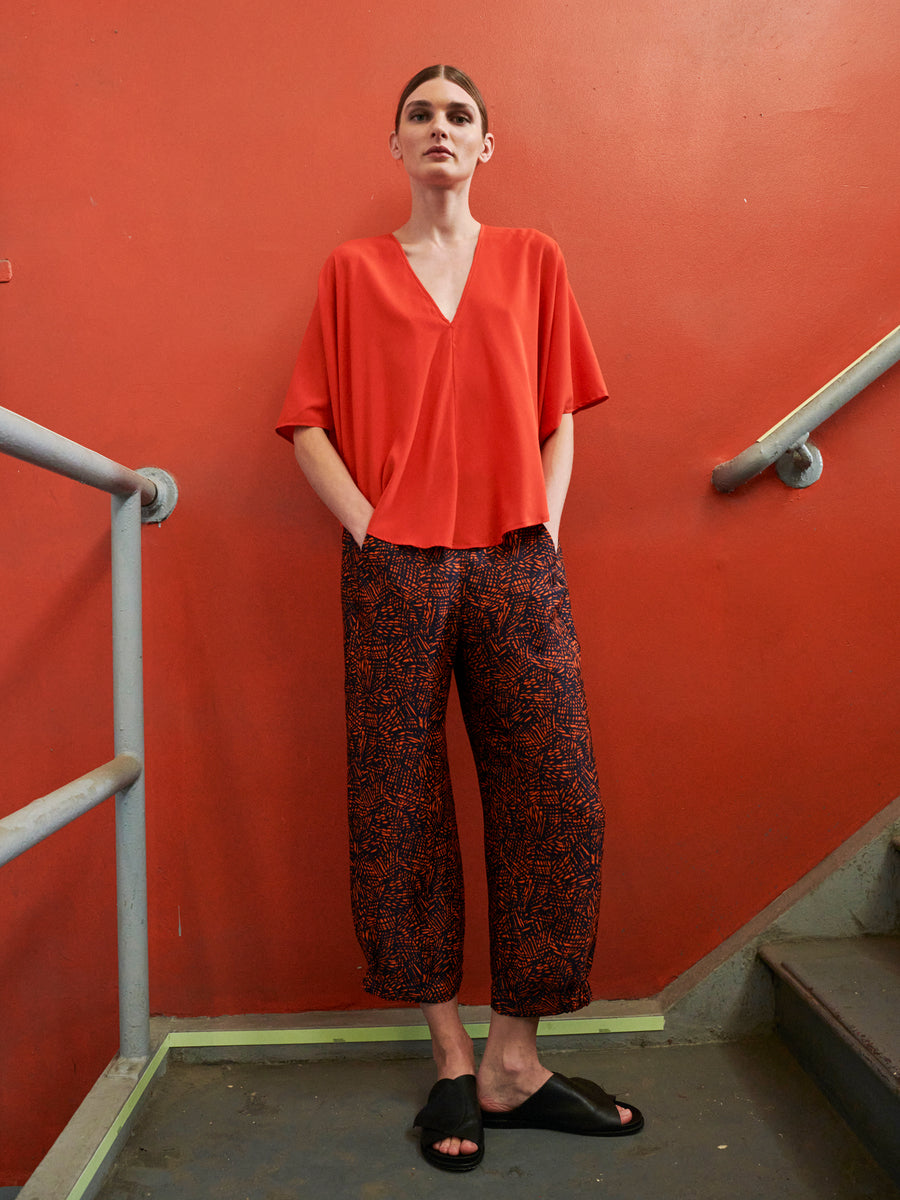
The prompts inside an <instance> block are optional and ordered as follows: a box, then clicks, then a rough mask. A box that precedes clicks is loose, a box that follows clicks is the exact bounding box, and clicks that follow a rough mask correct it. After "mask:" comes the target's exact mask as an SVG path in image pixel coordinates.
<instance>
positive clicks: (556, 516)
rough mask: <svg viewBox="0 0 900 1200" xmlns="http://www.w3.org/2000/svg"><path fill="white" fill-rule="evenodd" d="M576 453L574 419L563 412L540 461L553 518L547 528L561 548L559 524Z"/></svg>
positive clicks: (548, 504)
mask: <svg viewBox="0 0 900 1200" xmlns="http://www.w3.org/2000/svg"><path fill="white" fill-rule="evenodd" d="M574 452H575V421H574V419H573V417H572V414H571V413H564V414H563V418H562V420H561V421H560V423H559V425H558V426H557V428H556V429H554V431H553V432H552V433H551V434H550V436H549V437H548V438H546V439H545V441H544V444H543V446H541V463H542V464H543V467H544V485H545V486H546V488H547V508H548V509H549V510H550V519H549V520H548V521H547V528H548V529H549V531H550V536H551V537H552V538H553V544H554V546H556V547H557V548H558V547H559V523H560V521H561V520H562V514H563V506H564V505H565V503H566V493H567V492H568V490H569V480H570V479H571V478H572V459H573V456H574Z"/></svg>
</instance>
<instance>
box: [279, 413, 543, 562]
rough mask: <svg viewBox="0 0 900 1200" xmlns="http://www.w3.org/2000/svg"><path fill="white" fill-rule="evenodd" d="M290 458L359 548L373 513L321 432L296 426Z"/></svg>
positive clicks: (342, 461) (316, 428)
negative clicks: (297, 464)
mask: <svg viewBox="0 0 900 1200" xmlns="http://www.w3.org/2000/svg"><path fill="white" fill-rule="evenodd" d="M548 441H549V439H548ZM294 456H295V457H296V459H297V462H298V463H299V464H300V470H301V471H302V472H303V474H304V475H305V476H306V479H307V482H308V483H309V485H310V487H311V488H312V490H313V491H314V492H315V493H316V495H317V496H318V497H319V499H320V500H321V501H322V503H323V504H324V505H325V507H326V508H327V509H328V510H329V511H330V512H331V513H332V514H333V515H334V516H335V517H337V519H338V520H339V521H340V523H341V524H342V525H343V526H344V528H345V529H348V530H349V531H350V533H351V535H352V537H353V539H354V541H355V542H356V544H357V545H358V546H361V545H362V544H363V541H364V539H365V536H366V530H367V529H368V527H369V521H370V520H371V519H372V513H373V512H374V511H375V510H374V508H373V507H372V505H371V504H370V503H369V501H368V500H367V499H366V498H365V496H364V495H363V494H362V492H361V491H360V490H359V488H358V487H357V486H356V484H355V483H354V482H353V479H352V478H351V476H350V472H349V471H348V470H347V468H346V466H345V465H344V460H343V459H342V458H341V456H340V455H339V454H338V452H337V450H335V448H334V446H332V444H331V442H330V441H329V440H328V434H327V433H326V432H325V430H324V429H319V428H318V427H317V426H315V425H298V426H297V428H296V429H295V430H294Z"/></svg>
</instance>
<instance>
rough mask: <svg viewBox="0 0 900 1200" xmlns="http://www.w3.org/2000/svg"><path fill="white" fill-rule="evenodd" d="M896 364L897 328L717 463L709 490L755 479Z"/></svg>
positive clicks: (899, 335) (728, 488)
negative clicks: (743, 447) (753, 439)
mask: <svg viewBox="0 0 900 1200" xmlns="http://www.w3.org/2000/svg"><path fill="white" fill-rule="evenodd" d="M896 362H900V325H898V327H897V328H896V329H893V330H892V331H891V332H890V333H889V334H888V335H887V337H884V338H882V339H881V341H880V342H878V344H877V345H875V346H873V347H872V349H871V350H867V351H866V353H865V354H863V355H862V356H861V357H860V358H858V359H857V360H856V362H854V363H851V364H850V366H849V367H847V368H846V370H844V371H841V373H840V375H836V376H835V377H834V379H832V380H831V381H830V382H829V383H826V384H825V386H824V387H823V388H820V389H819V391H818V392H816V393H815V395H814V396H810V398H809V399H808V400H805V401H804V402H803V403H802V404H801V405H800V406H799V408H795V409H794V411H793V412H792V413H789V414H788V415H787V416H786V417H785V418H784V420H783V421H779V423H778V424H777V425H775V426H774V427H773V428H772V429H770V430H769V431H768V433H764V434H763V435H762V437H761V438H759V439H758V440H757V441H756V442H754V444H753V445H752V446H748V448H747V449H746V450H744V451H742V453H740V454H738V455H737V457H736V458H732V459H729V461H728V462H724V463H719V465H718V466H717V467H716V468H715V469H714V470H713V473H712V482H713V487H715V489H716V490H717V491H719V492H733V491H734V490H735V488H738V487H740V486H741V484H742V483H746V482H747V480H748V479H752V478H753V477H754V475H759V473H760V472H761V471H764V470H765V469H766V467H770V466H771V465H772V463H773V462H775V461H776V459H779V458H781V456H782V454H784V453H786V451H788V450H789V449H791V448H792V447H793V446H795V445H796V444H797V443H798V442H800V441H801V440H802V439H803V438H804V437H806V436H807V435H808V434H810V433H811V432H812V430H813V429H815V428H816V427H817V426H819V425H821V424H822V422H823V421H827V419H828V418H829V417H830V416H832V415H833V414H834V413H836V412H837V411H838V409H839V408H842V407H843V406H844V405H845V404H846V403H847V402H848V401H849V400H852V399H853V397H854V396H857V395H858V394H859V393H860V392H861V391H862V390H863V388H866V387H868V386H869V384H870V383H872V382H873V381H874V380H875V379H877V378H878V376H879V375H883V374H884V372H885V371H887V370H888V369H889V368H890V367H892V366H893V365H894V364H895V363H896Z"/></svg>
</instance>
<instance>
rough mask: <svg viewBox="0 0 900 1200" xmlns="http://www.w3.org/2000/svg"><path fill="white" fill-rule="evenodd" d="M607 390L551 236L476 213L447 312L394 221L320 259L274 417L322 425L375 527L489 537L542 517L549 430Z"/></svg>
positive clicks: (451, 539) (472, 542) (414, 537)
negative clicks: (459, 289) (449, 314)
mask: <svg viewBox="0 0 900 1200" xmlns="http://www.w3.org/2000/svg"><path fill="white" fill-rule="evenodd" d="M606 395H607V393H606V388H605V386H604V383H603V377H602V375H601V373H600V367H599V366H598V364H597V359H596V356H595V355H594V351H593V348H592V346H591V342H590V338H589V336H588V333H587V329H586V328H585V324H584V320H583V318H582V316H581V313H580V312H579V310H578V305H577V304H576V302H575V298H574V296H573V295H572V292H571V289H570V287H569V283H568V279H567V276H566V267H565V263H564V261H563V257H562V253H561V251H560V249H559V247H558V246H557V244H556V243H555V242H554V241H553V240H552V239H551V238H549V237H547V236H546V235H545V234H542V233H539V232H538V231H537V230H534V229H501V228H497V227H493V226H485V225H482V227H481V232H480V234H479V237H478V244H477V246H476V248H475V255H474V258H473V259H472V266H471V268H470V270H469V277H468V279H467V281H466V286H465V290H464V291H463V294H462V298H461V300H460V302H459V307H458V308H457V310H456V313H455V315H454V317H453V320H452V321H448V320H447V318H446V317H445V316H444V314H443V313H442V312H441V311H440V309H439V308H438V307H437V305H436V304H435V302H434V300H432V298H431V296H430V295H429V293H428V292H427V291H426V289H425V287H424V286H423V284H422V283H421V281H420V280H419V278H418V276H417V275H416V274H415V272H414V271H413V269H412V267H411V266H410V264H409V262H408V260H407V258H406V254H405V253H404V251H403V247H402V246H401V245H400V243H399V242H398V241H397V239H396V238H395V237H394V236H393V234H385V235H384V236H382V237H374V238H361V239H359V240H356V241H351V242H345V243H344V244H343V245H342V246H339V247H338V248H337V249H336V250H335V251H334V253H333V254H332V255H331V256H330V257H329V259H328V260H327V262H326V263H325V266H324V267H323V269H322V273H321V275H320V277H319V289H318V299H317V301H316V305H315V308H314V310H313V314H312V317H311V318H310V322H309V325H308V327H307V330H306V334H305V336H304V339H303V343H302V346H301V348H300V355H299V357H298V359H297V365H296V367H295V368H294V373H293V376H292V378H291V383H290V388H289V390H288V394H287V398H286V400H285V402H284V407H283V409H282V411H281V416H280V417H279V420H278V426H277V429H278V432H279V433H280V434H281V435H282V436H283V437H285V438H287V439H288V440H290V439H292V438H293V434H294V429H295V428H296V427H297V426H298V425H315V426H318V427H320V428H322V429H325V430H327V431H328V433H329V437H330V438H331V440H332V443H333V444H334V446H335V447H336V449H337V451H338V453H339V454H340V456H341V458H342V459H343V460H344V462H345V463H346V465H347V468H348V470H349V472H350V474H351V476H352V477H353V479H354V481H355V482H356V485H357V486H358V487H359V489H360V491H361V492H362V493H363V494H364V495H365V496H366V498H367V499H368V500H369V501H370V502H371V504H372V505H374V508H375V512H374V513H373V515H372V520H371V523H370V525H369V532H370V533H371V534H373V535H374V536H375V537H378V538H381V539H382V540H383V541H387V542H394V543H398V544H407V545H413V546H450V547H457V548H465V547H474V546H492V545H496V544H497V543H498V542H500V541H501V540H502V538H503V535H504V533H506V532H507V531H508V530H511V529H519V528H522V527H524V526H527V525H537V524H540V523H541V522H543V521H546V520H547V518H548V515H549V514H548V510H547V495H546V489H545V486H544V475H543V469H542V466H541V454H540V451H541V445H542V443H543V442H544V440H545V439H546V438H547V437H548V436H549V435H550V434H551V433H552V432H553V431H554V430H555V429H556V428H557V427H558V426H559V423H560V420H561V419H562V416H563V414H564V413H570V412H576V411H578V410H579V409H583V408H588V407H589V406H590V405H593V404H597V403H599V402H600V401H601V400H605V399H606Z"/></svg>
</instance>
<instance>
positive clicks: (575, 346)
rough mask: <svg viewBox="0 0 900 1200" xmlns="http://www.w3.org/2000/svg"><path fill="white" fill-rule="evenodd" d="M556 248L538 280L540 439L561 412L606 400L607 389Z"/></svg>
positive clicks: (546, 433) (578, 410)
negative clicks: (539, 292) (539, 298)
mask: <svg viewBox="0 0 900 1200" xmlns="http://www.w3.org/2000/svg"><path fill="white" fill-rule="evenodd" d="M552 245H553V250H554V254H553V257H552V259H551V260H550V262H549V263H547V264H546V267H545V271H544V273H543V278H542V281H541V317H540V370H539V376H538V390H539V404H540V440H541V442H542V443H543V442H544V441H545V439H546V438H548V437H549V436H550V434H551V433H553V431H554V430H555V429H557V428H558V427H559V423H560V421H561V420H562V418H563V415H564V414H565V413H575V412H580V411H581V410H582V409H585V408H590V407H591V406H592V405H594V404H599V403H600V402H601V401H602V400H606V399H607V397H608V392H607V390H606V384H605V383H604V381H603V375H602V373H601V371H600V364H599V363H598V362H597V356H596V354H595V353H594V347H593V346H592V345H591V339H590V335H589V334H588V331H587V326H586V325H585V323H584V318H583V317H582V315H581V311H580V310H579V308H578V304H577V302H576V300H575V297H574V295H573V294H572V289H571V287H570V285H569V279H568V275H567V273H566V264H565V260H564V259H563V256H562V252H561V251H560V250H559V247H558V246H556V244H555V243H552Z"/></svg>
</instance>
